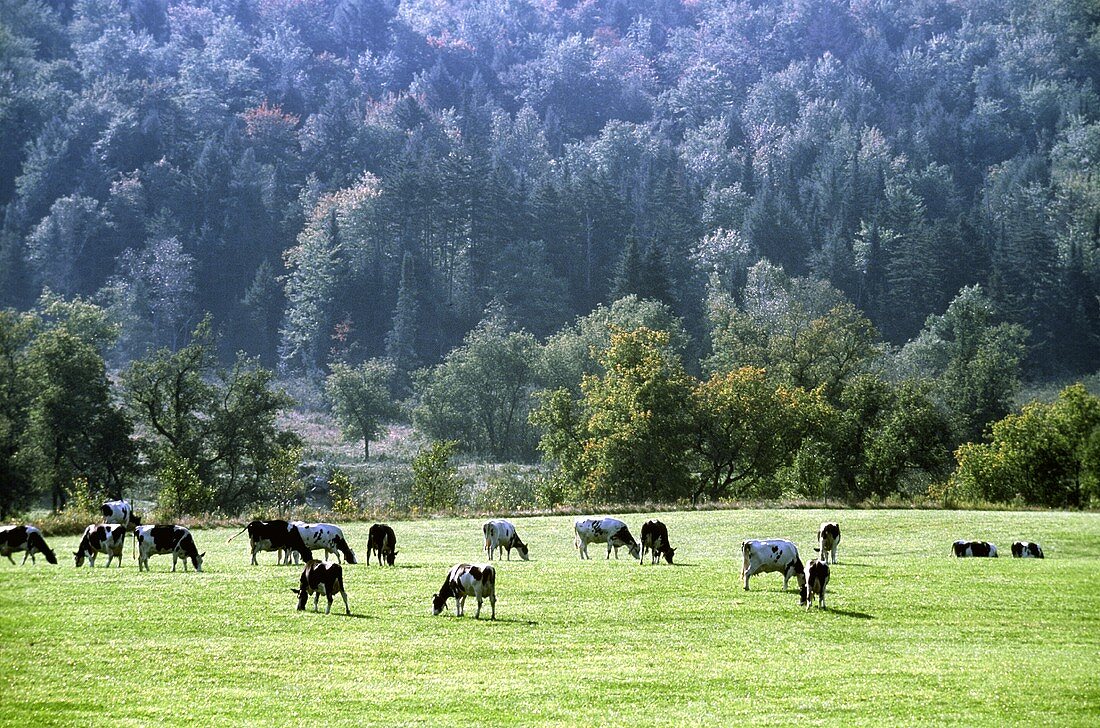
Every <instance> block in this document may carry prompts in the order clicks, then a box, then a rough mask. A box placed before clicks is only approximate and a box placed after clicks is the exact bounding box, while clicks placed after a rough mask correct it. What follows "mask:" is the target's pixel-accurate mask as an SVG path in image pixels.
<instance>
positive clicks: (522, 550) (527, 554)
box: [516, 538, 531, 561]
mask: <svg viewBox="0 0 1100 728" xmlns="http://www.w3.org/2000/svg"><path fill="white" fill-rule="evenodd" d="M516 542H517V543H516V550H518V551H519V557H520V558H521V559H523V560H524V561H530V560H531V549H530V548H528V546H527V544H525V543H524V542H523V541H520V540H519V539H518V538H517V539H516Z"/></svg>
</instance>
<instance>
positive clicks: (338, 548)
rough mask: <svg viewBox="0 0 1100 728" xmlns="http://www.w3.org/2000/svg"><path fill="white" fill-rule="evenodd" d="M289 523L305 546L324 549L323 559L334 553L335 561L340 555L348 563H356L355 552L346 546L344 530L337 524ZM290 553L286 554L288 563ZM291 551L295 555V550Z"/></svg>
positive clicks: (326, 559)
mask: <svg viewBox="0 0 1100 728" xmlns="http://www.w3.org/2000/svg"><path fill="white" fill-rule="evenodd" d="M290 525H291V527H292V528H296V529H297V530H298V534H299V535H300V536H301V537H302V543H304V544H305V545H306V547H307V548H311V549H314V550H322V549H323V550H324V552H325V557H324V558H325V561H328V555H329V554H335V555H336V560H337V561H339V560H340V557H341V555H342V556H343V557H344V559H346V560H347V562H348V563H349V564H354V563H356V561H355V552H354V551H352V550H351V547H350V546H348V542H347V541H346V540H345V539H344V532H343V531H342V530H340V527H339V526H334V525H332V524H331V523H303V522H302V521H291V522H290ZM290 553H291V552H288V553H287V554H286V561H287V563H290ZM293 553H294V554H295V556H297V551H294V552H293Z"/></svg>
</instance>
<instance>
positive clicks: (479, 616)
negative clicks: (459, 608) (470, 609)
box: [474, 594, 484, 619]
mask: <svg viewBox="0 0 1100 728" xmlns="http://www.w3.org/2000/svg"><path fill="white" fill-rule="evenodd" d="M482 601H484V597H482V596H481V595H480V594H478V595H477V611H476V612H474V619H481V602H482Z"/></svg>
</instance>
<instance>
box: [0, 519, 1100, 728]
mask: <svg viewBox="0 0 1100 728" xmlns="http://www.w3.org/2000/svg"><path fill="white" fill-rule="evenodd" d="M648 517H649V516H645V515H629V516H626V517H625V518H624V520H625V521H626V522H627V523H628V525H629V526H630V528H631V531H632V532H633V533H634V534H635V535H637V532H638V531H639V530H640V526H641V523H642V522H643V521H644V520H645V519H646V518H648ZM659 518H661V520H663V521H664V522H665V523H666V524H667V525H668V527H669V531H670V534H671V539H672V542H673V544H674V545H675V546H676V547H677V556H676V560H677V565H675V566H668V565H664V564H662V565H660V566H656V567H653V566H650V565H649V564H648V563H647V564H646V565H645V566H644V567H642V566H639V565H638V563H637V562H632V561H631V560H630V559H629V557H628V555H627V554H626V552H625V550H624V551H622V552H621V554H620V556H621V559H620V560H619V561H615V559H614V557H612V559H611V561H610V562H608V561H606V560H604V558H603V553H604V552H603V547H602V546H598V545H593V546H591V547H590V553H591V554H592V555H593V557H594V558H593V560H592V561H587V562H582V561H580V560H579V559H578V558H577V555H576V551H575V550H574V548H573V535H572V522H573V518H572V517H546V518H517V519H513V522H514V523H515V524H516V526H517V528H518V530H519V533H520V535H521V536H522V537H523V538H524V539H525V540H527V542H528V543H529V544H530V547H531V555H532V560H531V561H530V562H526V563H525V562H522V561H518V560H513V561H512V562H507V561H505V562H500V563H499V564H498V577H497V589H498V597H499V601H498V604H497V617H498V619H497V621H496V622H490V621H489V620H488V619H487V618H485V617H487V616H488V614H487V611H488V605H486V612H485V613H483V619H481V620H480V621H475V620H474V619H473V616H472V615H473V613H474V602H473V600H472V599H471V600H470V601H469V602H468V603H467V610H468V611H467V615H468V616H467V617H465V618H462V619H459V618H456V617H455V616H454V604H453V602H451V603H450V604H449V607H450V610H451V611H450V614H444V615H442V616H439V617H432V616H431V613H430V599H431V596H432V594H433V593H434V592H435V591H436V590H437V589H438V588H439V586H440V584H441V583H442V582H443V578H444V576H445V574H446V571H447V569H448V567H450V566H451V565H452V564H454V563H456V562H459V561H480V560H482V559H483V556H482V554H481V553H480V549H481V522H482V521H481V520H480V519H478V520H461V519H440V520H425V521H412V522H396V523H394V524H393V525H394V528H395V530H396V532H397V536H398V548H399V551H400V553H399V554H398V557H397V567H396V568H389V569H383V568H379V567H377V566H375V565H373V564H372V565H371V566H369V567H367V566H364V565H356V566H350V567H347V566H346V567H345V578H346V582H347V588H348V592H349V598H350V602H351V608H352V611H353V613H354V616H353V617H352V618H348V617H345V616H343V615H342V614H339V615H338V614H337V610H336V607H334V613H333V614H332V615H331V616H325V614H324V611H323V606H322V612H321V613H320V614H314V613H313V611H312V600H311V602H310V605H309V610H308V611H306V612H304V613H299V612H296V611H295V606H296V602H295V596H294V595H293V594H292V593H291V592H290V589H291V588H292V587H294V586H296V585H297V580H298V575H299V569H298V568H295V567H286V566H277V565H276V564H275V555H274V554H261V556H260V559H261V565H260V566H251V565H249V557H248V553H247V551H248V542H247V535H245V536H241V537H239V538H238V539H236V540H235V541H234V542H233V543H230V544H227V543H226V539H227V538H228V536H230V535H231V534H232V533H233V531H225V530H217V531H196V532H195V535H196V538H197V540H198V543H199V546H200V549H203V550H205V551H206V572H205V573H202V574H196V573H194V572H190V573H183V572H182V571H180V572H177V573H171V572H170V571H169V569H170V568H171V557H168V556H160V557H154V558H153V560H152V564H153V571H152V573H139V572H138V569H137V565H136V562H135V561H133V560H132V558H131V556H130V554H131V551H132V547H131V544H130V543H129V541H128V542H127V545H126V554H127V556H126V559H125V561H124V564H123V567H122V568H121V569H115V568H112V569H111V570H109V571H108V570H107V569H104V568H102V563H103V562H99V563H100V567H99V568H96V569H94V570H93V569H88V568H87V567H85V568H83V569H76V568H75V567H74V566H73V560H72V551H74V550H75V547H76V544H77V541H78V539H77V538H76V537H72V538H54V539H52V540H51V545H52V546H53V547H54V548H55V549H56V550H57V552H58V555H59V557H60V559H61V564H60V565H59V566H48V565H46V564H45V563H44V559H42V558H39V560H38V565H37V566H35V567H31V566H30V564H29V562H28V565H27V566H26V567H23V568H20V567H13V566H11V565H10V564H9V563H7V561H6V560H4V562H3V563H2V564H0V722H2V723H3V724H5V725H28V726H45V725H82V726H85V725H87V726H90V725H97V726H98V725H111V726H125V725H153V724H157V723H163V724H165V725H169V724H170V725H189V724H210V725H388V726H389V725H412V724H418V725H540V724H546V725H584V726H623V725H714V726H719V725H721V726H726V725H734V724H741V723H751V724H754V725H791V724H793V723H795V722H799V723H803V724H810V725H832V726H837V725H843V726H852V725H966V726H978V725H996V726H1001V725H1006V724H1013V725H1027V726H1036V725H1051V726H1071V725H1091V726H1095V725H1098V724H1100V515H1098V514H1082V513H1069V514H1067V513H989V512H938V511H839V512H832V511H812V510H737V511H722V512H705V513H663V514H660V515H659ZM826 518H830V519H831V518H836V519H837V520H839V522H840V523H841V528H842V531H843V540H842V542H841V546H840V563H839V564H838V565H837V566H835V567H833V574H832V581H831V583H830V584H829V592H828V599H827V604H828V607H829V608H828V609H827V610H825V611H818V610H817V609H816V608H815V609H814V610H812V611H810V612H806V611H805V610H803V609H801V608H800V607H799V605H798V595H797V592H796V590H795V589H794V588H793V581H792V590H791V591H790V592H789V593H784V592H783V591H782V578H781V577H780V576H779V575H778V574H765V575H760V576H757V577H754V578H753V579H752V582H751V591H749V592H745V591H744V590H742V588H741V585H740V583H739V580H738V572H739V570H740V564H741V556H740V553H739V544H740V542H741V541H742V540H743V539H745V538H756V537H786V538H791V539H792V540H794V541H795V542H796V543H797V544H798V546H799V548H800V550H801V552H802V554H803V557H804V558H807V557H808V556H809V555H810V554H812V546H813V539H814V536H815V534H816V529H817V526H818V524H819V523H820V522H821V521H822V520H823V519H826ZM368 527H369V524H359V523H356V524H348V525H346V526H345V533H346V534H347V535H348V536H349V540H350V542H351V544H352V546H353V548H355V549H356V551H357V552H358V554H359V556H360V557H361V558H362V557H364V556H365V550H366V549H365V539H366V533H367V529H368ZM956 538H967V539H970V538H984V539H989V540H992V541H993V542H995V543H996V544H997V545H998V546H999V547H1000V550H1001V553H1002V557H1001V558H999V559H963V560H956V559H954V558H952V557H951V556H950V555H949V554H950V546H951V542H952V541H953V540H955V539H956ZM1017 538H1024V539H1031V540H1035V541H1039V542H1040V543H1042V545H1043V547H1044V549H1045V551H1046V554H1047V558H1046V559H1045V560H1042V561H1039V560H1017V559H1012V558H1007V556H1008V555H1009V551H1010V550H1009V546H1010V544H1011V542H1012V541H1013V540H1014V539H1017ZM100 558H101V559H102V558H103V557H102V556H101V557H100ZM16 560H17V562H18V560H19V559H18V558H17V559H16ZM321 603H322V605H323V603H324V600H323V599H322V601H321ZM337 604H339V599H338V600H337ZM340 611H341V612H342V605H340Z"/></svg>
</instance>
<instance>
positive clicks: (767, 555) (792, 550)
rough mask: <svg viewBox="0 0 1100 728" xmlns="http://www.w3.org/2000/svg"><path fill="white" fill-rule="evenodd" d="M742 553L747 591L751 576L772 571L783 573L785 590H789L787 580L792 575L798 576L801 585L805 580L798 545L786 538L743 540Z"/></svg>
mask: <svg viewBox="0 0 1100 728" xmlns="http://www.w3.org/2000/svg"><path fill="white" fill-rule="evenodd" d="M741 553H742V556H743V561H742V565H741V578H742V579H744V581H745V591H748V590H749V577H750V576H753V575H755V574H761V573H767V572H771V571H778V572H781V573H782V574H783V591H787V582H788V581H789V580H790V578H791V577H792V576H794V577H796V578H797V581H798V586H799V587H801V586H802V585H803V583H804V581H805V578H806V576H805V574H804V573H803V566H802V560H801V559H800V558H799V557H798V547H797V546H795V545H794V544H793V543H791V542H790V541H787V540H786V539H782V538H769V539H762V540H751V541H742V542H741Z"/></svg>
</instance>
